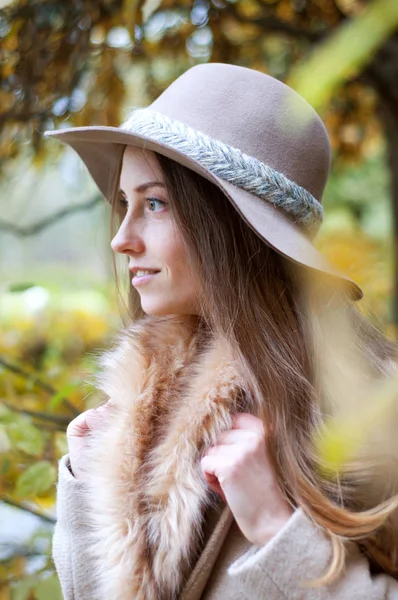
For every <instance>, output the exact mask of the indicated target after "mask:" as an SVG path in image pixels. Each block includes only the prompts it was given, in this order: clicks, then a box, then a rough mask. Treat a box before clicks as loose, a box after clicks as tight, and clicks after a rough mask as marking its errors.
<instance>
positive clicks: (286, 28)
mask: <svg viewBox="0 0 398 600" xmlns="http://www.w3.org/2000/svg"><path fill="white" fill-rule="evenodd" d="M222 12H223V13H227V14H230V15H232V16H233V17H234V18H235V19H236V20H237V21H239V23H250V25H256V26H258V27H260V28H261V29H263V30H264V31H277V32H279V33H286V34H288V35H290V36H292V37H295V38H298V37H299V38H300V37H301V38H304V39H306V40H308V41H310V42H318V41H319V40H321V39H323V38H324V37H326V35H327V34H324V33H320V32H317V31H311V30H309V29H305V28H304V27H299V26H298V25H294V23H289V22H288V21H282V20H281V19H278V17H276V16H275V15H264V16H263V17H259V18H251V17H246V16H244V15H241V14H239V13H238V11H237V10H236V6H235V5H233V4H229V5H227V6H226V7H225V8H223V9H222Z"/></svg>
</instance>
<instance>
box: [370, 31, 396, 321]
mask: <svg viewBox="0 0 398 600" xmlns="http://www.w3.org/2000/svg"><path fill="white" fill-rule="evenodd" d="M365 76H366V77H367V78H368V79H369V81H370V83H371V84H372V85H373V87H374V88H375V90H376V91H377V93H378V96H379V116H380V119H381V121H382V123H383V127H384V132H385V138H386V143H387V157H386V158H387V161H388V166H389V173H390V189H391V215H392V220H393V239H394V295H393V299H392V307H391V308H392V314H391V318H392V322H393V323H394V325H396V327H398V33H396V34H395V35H393V36H392V37H391V38H390V39H389V40H388V41H387V42H386V43H385V44H384V46H383V47H382V48H381V50H380V51H379V52H378V53H377V54H376V56H375V58H374V59H373V61H372V63H371V64H370V65H369V67H368V68H367V69H366V70H365ZM375 202H377V198H375Z"/></svg>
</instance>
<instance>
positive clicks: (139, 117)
mask: <svg viewBox="0 0 398 600" xmlns="http://www.w3.org/2000/svg"><path fill="white" fill-rule="evenodd" d="M121 129H123V130H126V131H131V132H132V133H138V134H140V135H144V136H146V137H148V138H150V139H151V140H153V141H157V142H161V143H163V144H165V145H167V146H169V147H172V148H175V149H176V150H179V151H180V152H183V153H184V154H185V155H187V156H189V157H190V158H192V159H193V160H195V161H196V162H198V163H199V164H201V165H202V166H203V167H205V168H206V169H207V170H208V171H210V172H211V173H213V174H214V175H216V176H218V177H220V178H221V179H224V180H225V181H229V182H230V183H232V184H233V185H236V186H237V187H240V188H243V189H244V190H246V191H248V192H250V193H252V194H254V195H256V196H258V197H259V198H261V199H262V200H266V201H267V202H270V203H271V204H273V205H275V206H277V207H278V208H281V209H283V210H285V211H286V212H287V213H289V214H290V215H292V216H293V217H294V219H295V220H296V221H297V222H298V223H300V224H301V225H302V226H303V227H304V228H305V230H306V231H307V233H308V234H309V236H310V237H313V236H314V235H315V233H316V232H317V231H318V229H319V226H320V225H321V223H322V219H323V208H322V205H321V204H320V202H318V200H317V199H316V198H314V196H312V194H310V192H308V191H307V190H306V189H305V188H303V187H301V186H299V185H297V184H296V183H294V182H293V181H291V180H290V179H288V178H287V177H285V175H283V173H280V172H279V171H276V170H275V169H273V168H272V167H269V166H268V165H266V164H264V163H262V162H260V161H259V160H257V159H256V158H253V157H251V156H248V155H247V154H244V153H243V152H241V150H239V149H238V148H233V147H232V146H229V145H228V144H224V143H223V142H220V141H218V140H215V139H213V138H211V137H210V136H208V135H207V134H205V133H202V132H200V131H197V130H196V129H193V128H192V127H189V126H188V125H185V123H181V122H180V121H176V120H174V119H170V118H169V117H166V116H165V115H162V114H161V113H159V112H157V111H153V110H150V109H148V108H138V109H134V110H133V112H132V113H131V114H130V116H129V117H128V119H127V120H126V121H125V122H124V123H123V124H122V125H121Z"/></svg>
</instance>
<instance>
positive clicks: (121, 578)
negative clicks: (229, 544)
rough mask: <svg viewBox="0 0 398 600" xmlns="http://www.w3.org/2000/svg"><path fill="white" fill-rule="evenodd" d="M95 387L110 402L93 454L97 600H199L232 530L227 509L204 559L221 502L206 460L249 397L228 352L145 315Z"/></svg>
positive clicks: (90, 490)
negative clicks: (207, 521)
mask: <svg viewBox="0 0 398 600" xmlns="http://www.w3.org/2000/svg"><path fill="white" fill-rule="evenodd" d="M96 383H97V385H98V387H99V388H100V389H101V390H102V391H103V392H104V393H105V395H106V396H107V398H110V400H111V402H110V405H111V410H110V414H109V418H108V420H107V421H106V423H104V425H103V427H101V428H98V429H97V430H96V431H95V432H93V435H92V438H91V440H90V449H89V453H88V463H89V465H90V473H89V476H88V477H87V486H86V487H87V495H88V497H87V500H88V504H89V506H90V517H91V515H92V528H91V530H92V536H91V544H90V547H91V552H92V553H93V555H94V559H95V560H94V562H95V564H96V565H98V573H97V581H98V586H97V591H98V595H97V598H99V599H101V600H102V599H104V598H118V600H131V598H134V600H174V599H175V598H176V597H178V596H179V594H180V593H181V590H182V588H183V587H184V585H185V584H186V587H185V590H189V589H190V590H191V591H190V592H189V593H190V594H193V595H194V594H197V593H198V590H199V589H200V588H201V587H204V584H205V579H204V576H205V574H206V573H207V572H208V571H209V569H210V570H211V567H212V561H213V563H214V562H215V560H216V558H217V554H218V552H219V549H220V547H221V545H222V541H223V536H225V535H226V533H227V531H228V528H229V526H230V524H231V523H230V521H231V514H230V511H229V509H228V510H227V509H226V510H224V512H223V513H222V515H221V517H220V519H219V522H218V523H217V526H216V528H215V530H214V532H213V534H212V535H211V537H210V540H209V541H208V543H207V545H206V548H205V550H204V551H203V552H202V553H200V552H201V549H202V539H203V525H204V524H203V517H204V514H205V513H206V511H207V510H209V509H211V508H212V507H214V506H216V505H217V501H218V499H217V498H216V497H215V493H214V492H212V491H211V490H210V489H209V487H208V485H207V483H206V481H205V479H204V477H203V474H202V472H201V469H200V459H201V457H202V456H203V455H204V454H205V453H206V449H207V448H208V447H209V446H211V445H214V444H215V443H216V439H217V436H218V435H219V433H220V432H221V431H223V430H225V429H228V428H230V427H231V425H232V418H231V417H232V413H234V412H238V411H240V410H242V408H243V402H244V398H245V395H244V386H243V383H242V380H241V378H240V376H239V369H238V368H237V361H236V357H235V354H234V352H233V350H232V348H231V345H230V344H229V343H228V341H227V340H226V339H225V338H222V337H219V338H214V337H210V336H209V334H208V332H206V330H204V329H200V328H198V322H197V320H196V318H194V317H187V318H182V319H181V318H172V319H170V318H167V319H166V318H153V317H150V318H149V317H148V318H145V319H143V320H142V321H139V322H138V323H135V324H134V325H133V326H131V327H130V328H129V330H127V331H125V332H124V334H122V335H121V336H120V339H119V343H118V344H117V345H116V347H115V348H114V349H113V350H110V351H108V352H106V353H104V354H103V355H102V357H101V359H100V371H99V375H98V376H97V380H96ZM197 556H199V559H198V561H197V564H196V566H195V567H194V571H193V572H192V573H191V571H192V567H193V565H194V562H195V558H196V557H197ZM188 580H189V584H188ZM187 586H189V587H187ZM184 593H188V592H185V591H184ZM193 597H195V598H196V596H193ZM189 598H190V597H189ZM93 600H94V599H93ZM190 600H191V598H190Z"/></svg>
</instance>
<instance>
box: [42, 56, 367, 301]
mask: <svg viewBox="0 0 398 600" xmlns="http://www.w3.org/2000/svg"><path fill="white" fill-rule="evenodd" d="M44 135H45V136H46V137H53V138H57V139H59V140H60V141H62V142H64V143H65V144H68V145H69V146H71V147H72V148H73V149H74V150H75V151H76V152H77V153H78V154H79V155H80V157H81V158H82V159H83V161H84V163H85V164H86V166H87V168H88V170H89V172H90V174H91V176H92V177H93V179H94V181H95V182H96V184H97V186H98V188H99V189H100V191H101V192H102V194H103V195H104V196H105V198H106V199H107V200H108V201H110V200H111V195H112V193H113V190H114V189H115V185H116V184H117V179H118V178H119V174H120V164H121V160H122V156H123V151H124V148H125V146H126V145H131V146H138V147H140V148H144V149H147V150H153V151H155V152H159V153H160V154H163V155H165V156H167V157H168V158H171V159H173V160H175V161H177V162H178V163H180V164H182V165H184V166H185V167H188V168H189V169H192V170H193V171H195V172H196V173H198V174H199V175H202V176H203V177H205V178H206V179H208V180H209V181H211V182H213V183H214V184H215V185H217V186H218V187H219V188H220V189H221V190H222V191H223V192H224V193H225V195H226V196H227V198H228V199H229V201H230V202H231V203H232V205H233V206H234V207H235V209H236V210H237V211H238V213H239V214H240V215H241V217H242V218H243V219H244V220H245V221H246V223H247V224H248V225H249V226H250V227H251V228H252V229H253V230H254V231H255V232H256V233H257V235H259V236H260V238H261V239H263V240H264V242H266V243H267V244H268V245H269V246H271V247H272V248H273V249H274V250H276V251H277V252H279V253H280V254H282V255H283V256H285V257H286V258H288V259H289V260H291V261H293V262H294V263H297V264H299V265H302V266H305V267H307V268H308V269H310V270H312V271H313V272H320V273H323V274H326V275H327V276H329V277H332V278H334V281H335V283H336V285H337V284H343V285H344V287H345V288H346V290H347V292H348V293H349V295H350V297H351V298H352V299H353V300H359V299H360V298H362V296H363V293H362V290H361V288H360V287H359V286H358V285H357V284H356V283H355V282H354V281H352V280H351V279H350V278H349V277H348V276H347V275H345V274H344V273H342V272H340V271H338V270H337V269H336V268H334V267H333V266H332V265H331V264H330V262H329V261H328V260H327V258H326V257H325V256H324V255H323V254H322V253H321V252H319V251H318V250H317V249H316V247H315V246H314V244H313V241H312V240H313V238H314V235H315V234H316V232H317V230H318V228H319V226H320V224H321V222H322V218H323V209H322V204H321V200H322V194H323V191H324V188H325V185H326V181H327V178H328V175H329V170H330V163H331V149H330V142H329V137H328V134H327V131H326V129H325V126H324V124H323V123H322V120H321V119H320V117H319V116H318V114H317V113H316V112H315V111H314V109H313V108H312V107H311V106H310V105H309V104H308V103H307V102H306V101H305V100H304V99H303V98H302V97H301V96H299V95H298V94H297V93H296V92H295V91H294V90H292V89H291V88H290V87H288V86H287V85H285V84H284V83H282V82H281V81H279V80H277V79H275V78H273V77H271V76H269V75H265V74H264V73H261V72H259V71H255V70H253V69H248V68H246V67H240V66H235V65H230V64H223V63H208V64H200V65H196V66H194V67H192V68H190V69H188V70H187V71H186V72H185V73H183V74H182V75H181V76H180V77H178V78H177V79H175V80H174V81H173V82H172V83H171V84H170V85H169V87H168V88H167V89H166V90H165V91H164V92H163V93H162V94H161V95H160V96H159V97H158V98H157V99H156V100H155V101H154V102H153V103H152V104H150V105H149V106H147V107H145V108H136V109H134V110H133V111H132V112H131V114H130V116H129V117H128V119H127V120H126V121H125V122H124V123H123V124H122V125H121V126H120V127H104V126H89V127H73V128H69V129H61V130H57V131H46V132H45V133H44Z"/></svg>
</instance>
